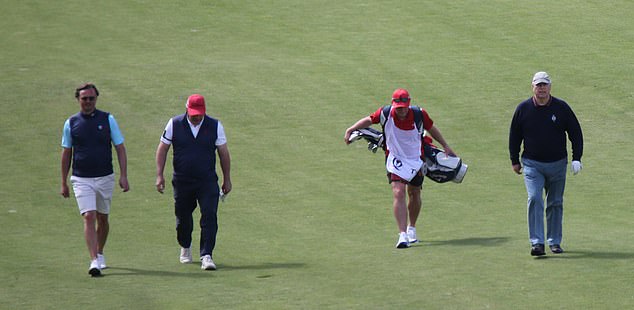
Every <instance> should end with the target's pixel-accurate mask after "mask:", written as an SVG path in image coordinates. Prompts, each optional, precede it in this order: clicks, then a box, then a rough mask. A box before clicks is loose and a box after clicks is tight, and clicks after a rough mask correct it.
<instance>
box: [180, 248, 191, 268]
mask: <svg viewBox="0 0 634 310" xmlns="http://www.w3.org/2000/svg"><path fill="white" fill-rule="evenodd" d="M180 261H181V263H183V264H189V263H191V262H192V261H193V260H192V249H191V248H181V257H180Z"/></svg>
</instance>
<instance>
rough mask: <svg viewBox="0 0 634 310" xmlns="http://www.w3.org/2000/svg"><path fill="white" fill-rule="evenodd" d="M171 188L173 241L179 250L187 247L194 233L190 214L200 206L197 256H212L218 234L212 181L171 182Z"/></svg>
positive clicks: (217, 192)
mask: <svg viewBox="0 0 634 310" xmlns="http://www.w3.org/2000/svg"><path fill="white" fill-rule="evenodd" d="M172 186H173V187H174V214H175V215H176V239H177V240H178V244H180V246H181V247H184V248H189V247H191V243H192V231H193V230H194V219H193V213H194V210H195V209H196V206H197V205H199V206H200V256H201V257H202V256H205V255H211V256H212V257H213V251H214V247H215V246H216V234H217V233H218V197H219V192H220V189H219V187H218V183H217V182H216V181H204V182H201V181H200V180H196V181H191V180H176V179H173V180H172Z"/></svg>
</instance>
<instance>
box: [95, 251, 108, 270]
mask: <svg viewBox="0 0 634 310" xmlns="http://www.w3.org/2000/svg"><path fill="white" fill-rule="evenodd" d="M97 262H99V269H106V268H108V266H106V257H105V256H103V254H97Z"/></svg>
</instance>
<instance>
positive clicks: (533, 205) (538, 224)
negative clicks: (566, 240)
mask: <svg viewBox="0 0 634 310" xmlns="http://www.w3.org/2000/svg"><path fill="white" fill-rule="evenodd" d="M522 163H523V164H524V183H525V184H526V192H527V193H528V212H527V213H528V238H529V240H530V242H531V244H545V242H544V198H543V197H544V194H546V223H547V229H546V231H547V237H548V244H549V245H554V244H561V238H562V223H563V217H564V207H563V205H564V188H565V186H566V167H567V164H568V159H566V158H564V159H562V160H559V161H555V162H549V163H548V162H539V161H535V160H530V159H526V158H522Z"/></svg>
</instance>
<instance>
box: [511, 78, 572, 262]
mask: <svg viewBox="0 0 634 310" xmlns="http://www.w3.org/2000/svg"><path fill="white" fill-rule="evenodd" d="M532 88H533V96H532V97H531V98H528V99H527V100H524V101H523V102H522V103H520V104H519V105H518V106H517V108H516V109H515V114H514V115H513V119H512V121H511V128H510V133H509V153H510V157H511V165H512V167H513V171H514V172H515V173H517V174H522V164H523V165H524V167H523V168H524V183H525V185H526V191H527V193H528V206H527V208H528V212H527V213H528V235H529V241H530V243H531V255H532V256H542V255H545V254H546V251H545V249H544V248H545V241H548V245H549V247H550V250H551V252H552V253H554V254H561V253H563V252H564V250H563V249H562V248H561V241H562V223H563V213H564V210H563V196H564V187H565V184H566V169H567V163H568V153H567V143H566V138H568V140H570V142H571V143H572V165H571V167H572V172H573V174H575V175H576V174H577V173H579V171H581V167H582V165H581V156H582V155H583V134H582V131H581V125H580V124H579V121H578V120H577V117H576V116H575V113H574V112H573V111H572V109H571V108H570V106H569V105H568V104H567V103H566V102H565V101H563V100H561V99H559V98H556V97H553V96H551V94H550V90H551V80H550V76H549V75H548V73H546V72H543V71H542V72H537V73H535V75H534V76H533V80H532ZM522 143H523V146H524V147H523V152H522V156H521V160H520V146H521V145H522ZM544 193H545V194H546V221H547V229H546V230H547V239H545V238H544V198H543V195H544Z"/></svg>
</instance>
